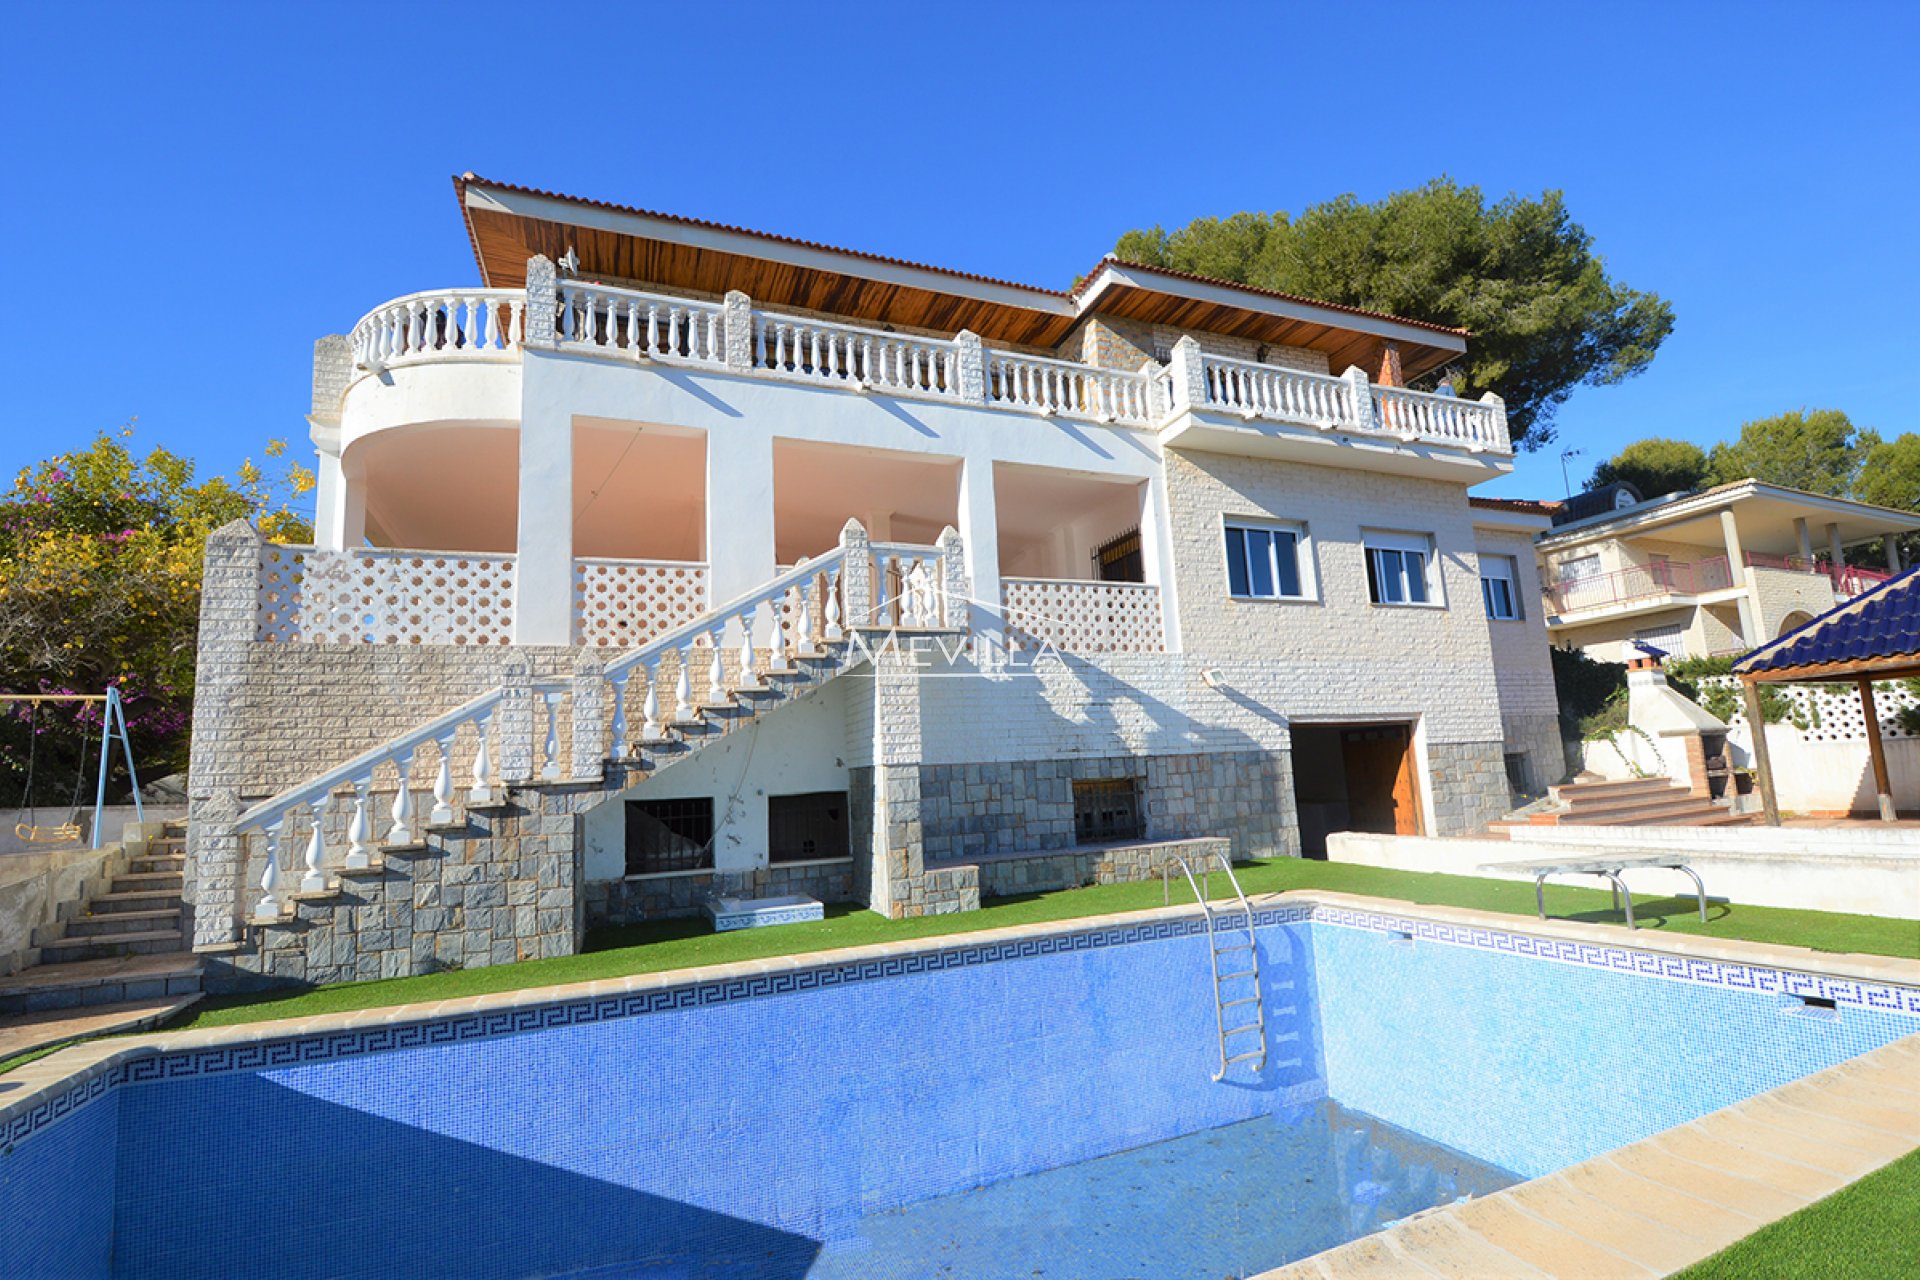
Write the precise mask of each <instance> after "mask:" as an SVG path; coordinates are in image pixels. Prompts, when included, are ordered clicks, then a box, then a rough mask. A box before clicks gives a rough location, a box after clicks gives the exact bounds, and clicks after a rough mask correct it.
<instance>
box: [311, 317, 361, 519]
mask: <svg viewBox="0 0 1920 1280" xmlns="http://www.w3.org/2000/svg"><path fill="white" fill-rule="evenodd" d="M352 378H353V348H352V346H351V345H350V344H349V343H348V342H347V340H346V338H344V337H342V336H341V335H340V334H337V333H330V334H328V335H327V336H326V337H324V338H321V339H320V340H319V341H317V342H315V343H314V344H313V408H312V412H310V413H308V414H307V427H308V433H309V438H310V439H311V440H312V441H313V447H314V451H315V453H316V454H317V455H318V456H317V457H316V459H315V465H314V470H313V479H314V494H313V497H314V503H313V544H314V545H315V546H317V547H320V548H323V549H324V550H327V551H342V550H345V549H346V548H348V547H357V546H359V545H360V544H361V543H362V542H363V541H365V539H366V523H367V516H366V493H365V490H364V488H362V486H361V484H360V476H359V474H358V468H353V469H352V470H349V469H348V468H347V467H346V466H344V465H343V464H342V461H341V450H340V398H341V397H342V396H344V395H345V394H346V391H347V383H348V382H350V381H352Z"/></svg>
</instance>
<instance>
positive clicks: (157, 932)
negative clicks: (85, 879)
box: [0, 823, 200, 1029]
mask: <svg viewBox="0 0 1920 1280" xmlns="http://www.w3.org/2000/svg"><path fill="white" fill-rule="evenodd" d="M185 863H186V833H185V829H184V826H183V825H182V824H179V823H168V824H166V825H165V826H164V827H163V828H162V834H161V835H159V836H158V837H156V838H154V839H151V840H149V841H148V842H146V843H145V844H144V845H142V844H137V843H136V844H131V845H130V846H129V858H128V869H127V870H126V871H125V872H124V873H122V874H120V875H116V876H114V877H113V880H112V882H111V887H110V889H109V891H108V892H106V893H103V894H100V895H98V896H96V897H93V898H89V899H86V900H85V901H83V902H81V903H80V904H78V906H77V909H76V910H75V911H74V913H73V914H72V915H69V916H67V917H66V918H65V919H63V920H61V921H60V922H59V923H57V924H54V925H50V926H46V927H44V929H43V930H42V931H40V932H38V933H37V934H36V936H35V938H34V942H35V945H36V948H37V950H38V951H39V953H40V963H39V964H36V965H32V966H29V967H28V968H25V969H22V970H21V971H20V972H18V973H16V974H12V975H10V976H8V977H5V978H0V1020H11V1019H14V1018H17V1017H19V1016H20V1015H27V1014H39V1013H46V1012H48V1011H51V1010H61V1009H74V1008H78V1007H81V1006H85V1007H86V1009H87V1012H88V1013H89V1014H90V1015H101V1016H103V1017H104V1016H106V1015H111V1014H114V1013H117V1012H124V1013H126V1014H127V1015H128V1016H127V1019H126V1020H125V1021H124V1023H122V1024H119V1025H115V1026H113V1027H112V1029H124V1027H125V1026H130V1025H134V1024H136V1023H139V1022H151V1021H157V1020H159V1018H161V1017H164V1016H169V1015H171V1014H172V1013H174V1012H177V1011H178V1010H179V1009H182V1008H185V1007H186V1005H188V1004H190V1003H192V1002H193V1000H195V999H197V998H198V997H199V994H200V961H199V960H198V959H197V958H196V957H195V956H193V955H192V954H190V953H189V951H188V949H187V940H186V936H185V934H184V933H183V932H182V930H181V887H182V878H183V875H184V870H185Z"/></svg>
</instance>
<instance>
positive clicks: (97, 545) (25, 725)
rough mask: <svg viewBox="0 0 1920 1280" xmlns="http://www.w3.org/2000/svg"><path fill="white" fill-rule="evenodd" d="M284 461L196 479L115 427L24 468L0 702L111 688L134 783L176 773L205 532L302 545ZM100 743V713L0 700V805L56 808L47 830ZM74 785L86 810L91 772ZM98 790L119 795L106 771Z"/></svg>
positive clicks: (7, 567)
mask: <svg viewBox="0 0 1920 1280" xmlns="http://www.w3.org/2000/svg"><path fill="white" fill-rule="evenodd" d="M285 451H286V446H285V444H284V443H282V442H280V441H273V442H270V443H269V444H268V445H267V446H266V449H265V455H266V457H267V459H268V463H267V465H266V466H265V467H262V466H257V465H255V464H254V463H253V462H252V461H248V462H246V463H243V464H242V465H241V467H240V468H239V469H238V470H237V471H236V472H235V473H234V475H233V476H231V477H227V476H214V477H211V478H209V479H205V480H199V479H196V478H195V475H194V464H193V462H192V460H191V459H188V458H183V457H181V456H180V455H178V454H175V453H171V452H169V451H168V450H166V449H163V448H157V447H156V448H154V449H151V450H149V451H148V452H147V453H146V454H145V455H144V456H141V455H138V454H136V452H135V450H134V444H133V428H132V427H131V426H128V427H125V428H123V429H122V430H120V431H119V432H117V433H107V432H102V433H101V434H100V435H99V436H98V437H97V438H96V439H95V440H94V442H93V443H92V444H91V445H90V446H88V447H87V448H86V449H83V450H79V451H76V452H73V453H67V454H61V455H59V456H58V457H54V458H49V459H48V460H47V461H45V462H42V463H40V464H39V465H38V466H33V467H28V468H26V469H25V470H23V471H21V472H20V474H19V475H18V476H17V477H16V478H15V480H14V482H13V487H12V488H11V489H10V490H8V491H7V492H6V493H5V494H4V495H0V692H6V693H88V694H97V693H101V692H103V691H104V690H105V689H106V687H107V686H108V685H116V686H118V687H119V689H120V693H121V697H122V698H123V699H124V701H125V703H126V707H127V720H128V728H129V731H130V736H131V737H132V739H133V748H134V755H135V760H136V761H137V763H138V765H139V768H140V773H141V776H142V778H143V779H147V778H156V777H160V776H163V775H165V774H168V773H173V772H177V771H179V770H181V769H183V768H185V767H186V759H187V744H188V737H189V732H188V731H189V726H190V724H191V721H192V712H193V665H194V638H195V634H196V631H197V629H198V626H199V621H200V571H201V560H202V556H203V554H204V551H205V545H206V539H207V535H208V534H209V533H211V532H212V531H213V530H215V529H217V528H219V527H220V526H221V525H223V524H226V523H227V522H229V521H231V520H236V519H246V520H251V521H253V523H254V524H255V526H256V527H257V528H259V530H260V531H261V533H262V535H263V536H265V537H267V538H269V539H273V540H276V541H281V542H300V541H304V540H306V539H307V538H308V537H310V536H311V532H310V529H309V527H308V525H307V523H306V521H305V520H304V519H302V518H301V517H299V516H297V515H295V514H294V512H293V503H294V502H295V501H296V500H297V499H298V498H299V496H300V495H302V494H304V493H306V492H308V491H309V490H310V489H311V488H312V487H313V476H312V473H311V472H310V471H308V470H307V469H306V468H305V467H302V466H300V465H298V464H296V463H289V462H286V461H284V460H283V459H284V455H285ZM99 738H100V709H99V707H98V706H97V705H85V704H72V703H43V704H40V705H39V706H38V707H33V706H29V705H26V704H17V703H16V704H4V703H0V807H15V806H20V805H23V804H25V803H26V802H27V801H28V800H29V799H31V800H32V801H33V802H34V803H35V804H36V806H38V807H39V808H42V809H46V810H50V811H57V812H56V814H55V816H54V817H52V818H49V819H47V820H49V821H58V820H60V819H61V818H63V817H64V814H65V811H66V808H67V806H68V805H69V804H70V803H71V801H72V799H73V794H74V789H75V779H76V777H77V775H78V774H79V772H80V771H81V770H82V769H83V768H84V769H85V770H87V771H88V773H89V775H90V774H91V771H92V769H93V768H95V767H97V763H96V762H97V754H96V753H97V752H98V750H99ZM83 744H84V745H83ZM83 753H84V754H85V755H86V756H87V757H89V760H88V761H87V762H83V761H82V758H81V757H82V755H83ZM29 755H31V756H32V757H33V765H34V773H35V775H36V777H35V783H36V785H35V788H34V791H35V794H33V795H32V796H31V797H29V796H27V794H26V774H27V764H28V758H29ZM83 791H84V793H85V797H86V800H87V801H88V802H89V803H90V802H91V799H92V795H93V783H92V780H91V777H90V776H89V778H88V781H87V783H86V785H85V786H84V788H83ZM108 791H109V797H110V799H119V798H121V797H123V796H124V795H125V794H126V791H127V786H126V780H125V775H124V770H122V769H120V768H119V767H118V765H117V763H116V766H115V770H114V773H113V775H112V777H111V778H110V781H109V784H108Z"/></svg>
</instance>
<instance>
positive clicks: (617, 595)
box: [573, 560, 707, 649]
mask: <svg viewBox="0 0 1920 1280" xmlns="http://www.w3.org/2000/svg"><path fill="white" fill-rule="evenodd" d="M706 611H707V566H705V565H703V564H687V563H682V562H679V561H671V560H576V561H575V562H574V566H573V638H574V643H576V644H584V645H593V646H595V647H598V648H602V649H637V648H639V647H640V646H641V645H643V644H645V643H646V642H647V641H649V640H651V639H653V638H654V637H655V636H657V635H662V634H664V633H665V632H668V631H671V630H673V629H674V628H675V627H678V626H681V625H682V624H684V623H688V622H691V621H693V620H694V619H695V618H697V617H699V616H700V615H701V614H703V613H705V612H706Z"/></svg>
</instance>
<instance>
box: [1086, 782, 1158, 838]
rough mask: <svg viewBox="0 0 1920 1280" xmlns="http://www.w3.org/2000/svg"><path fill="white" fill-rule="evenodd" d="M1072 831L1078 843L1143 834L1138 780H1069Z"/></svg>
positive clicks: (1144, 832) (1144, 830)
mask: <svg viewBox="0 0 1920 1280" xmlns="http://www.w3.org/2000/svg"><path fill="white" fill-rule="evenodd" d="M1073 834H1074V840H1075V843H1078V844H1105V843H1108V842H1110V841H1114V840H1138V839H1140V838H1141V837H1142V836H1144V835H1145V834H1146V828H1145V827H1144V825H1143V824H1142V823H1141V820H1140V780H1139V779H1138V778H1081V779H1079V780H1077V781H1076V782H1075V783H1074V784H1073Z"/></svg>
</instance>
